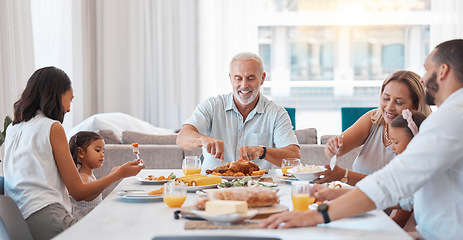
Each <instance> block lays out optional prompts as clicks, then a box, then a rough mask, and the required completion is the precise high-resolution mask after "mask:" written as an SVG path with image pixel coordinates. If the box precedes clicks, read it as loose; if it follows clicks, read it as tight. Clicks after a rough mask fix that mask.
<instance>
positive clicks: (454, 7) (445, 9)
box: [429, 0, 463, 50]
mask: <svg viewBox="0 0 463 240" xmlns="http://www.w3.org/2000/svg"><path fill="white" fill-rule="evenodd" d="M431 10H432V15H433V16H432V23H431V27H430V31H429V32H430V46H429V48H430V49H431V50H433V49H434V47H436V45H438V44H439V43H441V42H444V41H447V40H451V39H455V38H463V1H461V0H446V1H441V0H432V1H431Z"/></svg>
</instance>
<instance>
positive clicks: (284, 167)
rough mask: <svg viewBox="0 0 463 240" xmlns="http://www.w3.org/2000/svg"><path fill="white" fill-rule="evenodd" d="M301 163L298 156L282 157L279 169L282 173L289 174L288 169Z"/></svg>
mask: <svg viewBox="0 0 463 240" xmlns="http://www.w3.org/2000/svg"><path fill="white" fill-rule="evenodd" d="M299 165H301V160H300V159H299V158H283V162H282V163H281V171H282V172H283V174H289V173H288V169H290V168H293V167H297V166H299Z"/></svg>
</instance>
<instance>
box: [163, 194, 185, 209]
mask: <svg viewBox="0 0 463 240" xmlns="http://www.w3.org/2000/svg"><path fill="white" fill-rule="evenodd" d="M162 199H163V200H164V202H165V203H166V204H167V206H169V207H172V208H178V207H181V206H182V205H183V203H184V202H185V200H186V195H164V196H163V197H162Z"/></svg>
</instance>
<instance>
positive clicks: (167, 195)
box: [162, 181, 186, 208]
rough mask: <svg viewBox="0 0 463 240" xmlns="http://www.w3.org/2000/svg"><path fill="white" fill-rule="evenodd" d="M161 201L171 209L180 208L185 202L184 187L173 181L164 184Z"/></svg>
mask: <svg viewBox="0 0 463 240" xmlns="http://www.w3.org/2000/svg"><path fill="white" fill-rule="evenodd" d="M162 199H163V200H164V202H165V203H166V204H167V206H169V207H171V208H179V207H181V206H182V205H183V203H184V202H185V200H186V186H185V185H184V184H183V183H175V182H174V181H169V182H167V183H165V184H164V193H163V196H162Z"/></svg>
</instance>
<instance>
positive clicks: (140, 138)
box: [122, 131, 177, 145]
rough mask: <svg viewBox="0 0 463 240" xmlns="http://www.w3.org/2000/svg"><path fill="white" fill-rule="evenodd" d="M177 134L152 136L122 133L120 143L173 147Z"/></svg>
mask: <svg viewBox="0 0 463 240" xmlns="http://www.w3.org/2000/svg"><path fill="white" fill-rule="evenodd" d="M176 140H177V134H172V135H153V134H144V133H139V132H132V131H124V132H122V143H123V144H131V143H134V142H137V143H139V144H157V145H175V144H176V143H175V141H176Z"/></svg>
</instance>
